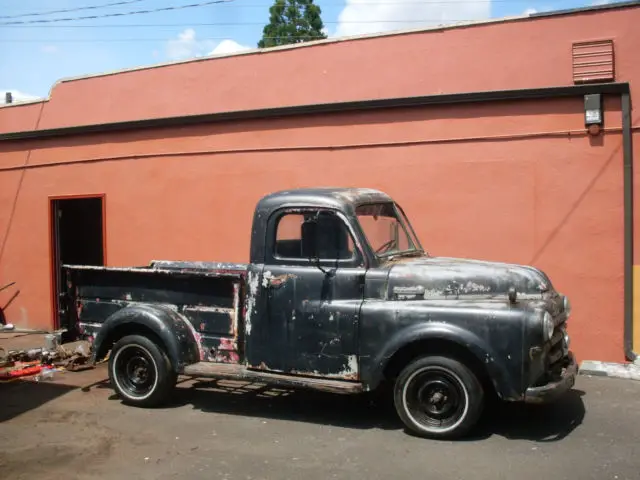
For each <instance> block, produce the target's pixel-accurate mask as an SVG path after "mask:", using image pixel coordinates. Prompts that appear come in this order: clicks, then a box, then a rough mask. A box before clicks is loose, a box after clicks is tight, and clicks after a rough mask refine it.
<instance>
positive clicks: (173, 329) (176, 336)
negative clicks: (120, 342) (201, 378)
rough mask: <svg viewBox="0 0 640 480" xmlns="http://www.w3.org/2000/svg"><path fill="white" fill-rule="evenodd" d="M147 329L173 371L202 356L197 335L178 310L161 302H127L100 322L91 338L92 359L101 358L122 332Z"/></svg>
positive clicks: (95, 360) (180, 369)
mask: <svg viewBox="0 0 640 480" xmlns="http://www.w3.org/2000/svg"><path fill="white" fill-rule="evenodd" d="M149 331H150V332H152V333H153V334H154V335H155V336H157V337H158V338H159V340H160V341H161V342H162V345H161V346H162V347H164V349H165V351H166V353H167V356H168V357H169V360H170V361H171V366H172V368H173V370H174V371H176V372H177V373H180V372H181V371H182V370H183V368H184V366H185V365H189V364H192V363H196V362H198V361H200V360H201V358H202V357H203V355H202V352H201V347H200V342H199V339H198V334H197V333H196V331H195V329H194V328H193V326H192V325H191V323H190V322H189V321H188V320H187V319H186V318H184V317H183V316H182V315H180V314H179V313H178V312H176V311H175V310H172V309H171V308H168V307H164V306H161V305H131V306H128V307H125V308H123V309H121V310H118V311H117V312H115V313H114V314H112V315H110V316H109V317H108V318H107V319H106V320H105V322H104V323H103V324H102V327H101V328H100V330H99V331H98V334H97V335H96V338H95V340H94V348H93V356H92V362H97V361H100V360H101V359H103V358H104V357H105V355H106V354H107V352H108V351H109V350H110V349H111V347H112V346H113V344H114V342H115V341H116V340H117V339H118V338H121V337H122V336H123V335H127V334H136V333H137V334H144V333H145V332H149Z"/></svg>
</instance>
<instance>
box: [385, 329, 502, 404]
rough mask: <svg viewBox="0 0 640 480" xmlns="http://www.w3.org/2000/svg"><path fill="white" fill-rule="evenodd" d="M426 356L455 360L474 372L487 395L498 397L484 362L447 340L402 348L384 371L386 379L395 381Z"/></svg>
mask: <svg viewBox="0 0 640 480" xmlns="http://www.w3.org/2000/svg"><path fill="white" fill-rule="evenodd" d="M425 354H428V355H442V356H445V357H450V358H455V359H456V360H458V361H460V362H462V363H463V364H465V365H466V366H467V367H469V368H470V369H471V370H472V371H473V373H474V374H475V375H476V376H477V377H478V380H479V381H480V383H481V384H482V386H483V387H484V389H485V392H486V393H487V394H493V395H497V391H496V388H495V386H494V384H493V382H492V381H491V377H490V376H489V373H488V372H487V369H486V367H485V366H484V364H483V363H482V361H481V360H480V359H479V358H478V357H476V356H475V355H474V354H473V353H472V352H471V351H470V350H468V349H467V348H465V347H463V346H462V345H460V344H458V343H456V342H453V341H451V340H445V339H426V340H417V341H415V342H412V343H410V344H408V345H405V346H404V347H402V348H400V350H398V351H397V352H396V353H394V354H393V356H392V357H391V358H390V359H389V362H387V365H386V366H385V368H384V371H383V375H384V378H385V379H386V380H388V381H394V380H395V378H396V377H397V376H398V375H399V374H400V371H401V370H402V369H403V368H404V367H405V366H406V365H408V364H409V362H411V361H412V360H415V359H416V358H418V357H421V356H424V355H425Z"/></svg>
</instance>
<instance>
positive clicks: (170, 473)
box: [0, 365, 640, 480]
mask: <svg viewBox="0 0 640 480" xmlns="http://www.w3.org/2000/svg"><path fill="white" fill-rule="evenodd" d="M58 377H59V378H57V379H56V380H55V381H54V382H50V383H39V384H34V383H25V382H13V383H10V384H4V385H0V432H1V434H0V478H2V479H4V480H13V479H29V480H36V479H60V478H64V479H104V480H110V479H113V480H116V479H117V480H121V479H123V478H136V479H169V478H172V479H173V478H180V479H182V478H184V479H187V478H188V479H200V478H202V479H205V478H206V479H208V480H211V479H217V478H224V479H251V480H253V479H277V480H284V479H295V480H302V479H304V480H326V479H351V480H359V479H363V480H364V479H367V480H373V479H385V480H396V479H404V478H411V479H418V478H420V479H422V478H428V479H429V480H440V479H442V480H455V479H465V480H466V479H473V480H500V479H520V480H529V479H531V480H533V479H535V480H539V479H540V478H552V479H554V480H562V479H571V480H576V479H579V480H587V479H598V480H603V479H612V480H627V479H628V480H638V479H639V478H640V447H639V446H638V442H639V440H640V382H637V381H633V380H618V379H614V378H603V377H586V376H581V377H579V378H578V382H577V385H576V387H575V389H574V390H573V391H571V393H570V394H569V395H567V397H566V398H565V399H564V400H562V401H561V402H560V403H558V404H556V405H553V406H543V407H539V406H535V407H534V406H522V405H499V406H498V407H497V408H495V409H493V410H491V411H489V412H488V413H487V415H486V416H485V418H484V420H483V422H482V424H481V425H480V426H479V428H478V429H476V431H475V432H474V434H473V436H472V437H470V438H468V439H466V440H462V441H460V440H459V441H454V442H451V441H446V442H445V441H433V440H425V439H421V438H416V437H413V436H411V435H410V434H408V433H406V432H405V431H404V429H403V428H402V425H401V423H400V422H399V420H398V419H397V418H396V416H395V412H394V411H393V408H392V407H391V405H390V404H388V403H383V404H377V403H375V402H373V403H372V402H371V399H370V398H368V397H348V396H338V395H331V394H323V393H315V392H305V391H297V392H292V391H288V390H281V389H272V388H271V389H270V388H266V387H264V386H262V385H252V384H244V383H239V382H222V381H221V382H211V381H203V382H194V381H192V380H190V381H187V382H184V383H181V384H180V385H179V388H178V389H177V391H176V395H175V401H174V402H173V403H172V405H170V406H168V407H164V408H160V409H154V410H147V409H138V408H133V407H127V406H125V405H123V404H121V402H120V401H119V400H118V399H117V398H115V396H114V395H113V393H112V391H111V389H110V388H109V387H108V384H107V383H106V382H102V383H100V382H101V381H102V380H104V379H106V371H105V368H104V365H102V366H100V367H99V368H97V369H96V370H90V371H87V372H78V373H71V372H68V373H64V374H59V375H58ZM92 382H98V383H97V384H95V385H93V386H90V387H89V388H85V389H84V390H83V389H82V388H78V387H79V386H82V385H85V386H86V385H87V384H91V383H92Z"/></svg>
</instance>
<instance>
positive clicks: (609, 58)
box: [572, 40, 615, 83]
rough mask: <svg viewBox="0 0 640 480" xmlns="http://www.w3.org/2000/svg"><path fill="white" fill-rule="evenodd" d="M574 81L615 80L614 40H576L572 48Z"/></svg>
mask: <svg viewBox="0 0 640 480" xmlns="http://www.w3.org/2000/svg"><path fill="white" fill-rule="evenodd" d="M572 59H573V83H590V82H613V81H614V80H615V58H614V51H613V40H597V41H592V42H576V43H574V44H573V49H572Z"/></svg>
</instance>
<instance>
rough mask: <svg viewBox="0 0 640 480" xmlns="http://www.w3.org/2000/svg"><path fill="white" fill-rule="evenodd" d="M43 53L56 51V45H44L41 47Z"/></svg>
mask: <svg viewBox="0 0 640 480" xmlns="http://www.w3.org/2000/svg"><path fill="white" fill-rule="evenodd" d="M42 51H43V52H44V53H58V47H57V46H56V45H45V46H44V47H42Z"/></svg>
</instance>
